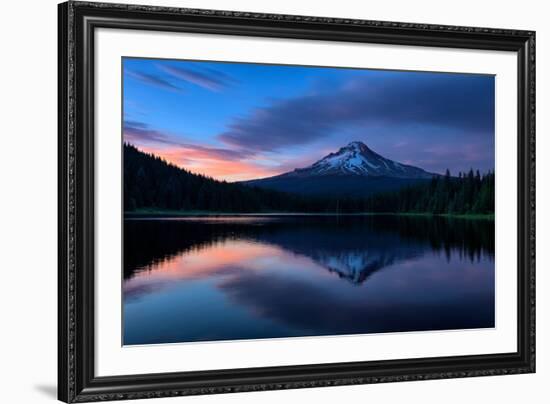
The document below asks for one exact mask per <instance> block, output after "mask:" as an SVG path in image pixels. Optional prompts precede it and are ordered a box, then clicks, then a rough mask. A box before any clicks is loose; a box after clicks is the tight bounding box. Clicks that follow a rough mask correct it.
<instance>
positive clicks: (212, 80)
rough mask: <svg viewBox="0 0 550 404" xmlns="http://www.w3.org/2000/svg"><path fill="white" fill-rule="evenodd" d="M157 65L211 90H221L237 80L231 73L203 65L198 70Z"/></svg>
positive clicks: (174, 75) (182, 78)
mask: <svg viewBox="0 0 550 404" xmlns="http://www.w3.org/2000/svg"><path fill="white" fill-rule="evenodd" d="M157 67H158V68H159V69H160V70H162V71H163V72H165V73H168V74H170V75H171V76H173V77H175V78H177V79H180V80H184V81H186V82H189V83H192V84H194V85H197V86H199V87H202V88H205V89H207V90H210V91H221V90H223V89H224V88H226V87H228V86H229V85H231V84H234V83H236V80H235V79H234V78H232V77H231V76H230V75H228V74H226V73H223V72H220V71H218V70H215V69H212V68H206V67H203V68H201V69H200V70H197V69H189V68H185V67H180V66H178V67H176V66H172V65H167V64H158V65H157Z"/></svg>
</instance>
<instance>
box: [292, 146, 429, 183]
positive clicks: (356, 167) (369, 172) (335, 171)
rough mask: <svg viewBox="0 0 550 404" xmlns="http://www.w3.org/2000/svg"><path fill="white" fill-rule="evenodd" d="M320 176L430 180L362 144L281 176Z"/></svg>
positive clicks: (414, 168) (420, 170) (422, 172)
mask: <svg viewBox="0 0 550 404" xmlns="http://www.w3.org/2000/svg"><path fill="white" fill-rule="evenodd" d="M320 175H360V176H368V177H392V178H432V177H433V176H434V174H431V173H428V172H426V171H424V170H422V169H421V168H418V167H413V166H409V165H406V164H401V163H398V162H396V161H393V160H390V159H387V158H385V157H382V156H381V155H379V154H378V153H375V152H374V151H372V150H371V149H369V148H368V147H367V145H366V144H364V143H363V142H357V141H356V142H351V143H350V144H348V145H347V146H345V147H342V148H340V150H338V151H337V152H336V153H330V154H329V155H327V156H325V157H323V158H322V159H321V160H319V161H317V162H316V163H314V164H312V165H311V166H309V167H305V168H297V169H295V170H294V171H292V172H289V173H286V174H282V175H281V176H298V177H311V176H320Z"/></svg>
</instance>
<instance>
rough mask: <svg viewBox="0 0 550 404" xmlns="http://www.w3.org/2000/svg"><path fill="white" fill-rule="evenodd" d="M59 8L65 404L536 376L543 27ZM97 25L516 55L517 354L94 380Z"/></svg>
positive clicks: (61, 380) (101, 6)
mask: <svg viewBox="0 0 550 404" xmlns="http://www.w3.org/2000/svg"><path fill="white" fill-rule="evenodd" d="M58 12H59V13H58V22H59V34H58V38H59V39H58V40H59V43H58V45H59V55H58V63H59V67H58V72H59V73H58V74H59V75H58V90H59V92H58V103H59V109H58V122H59V124H58V125H59V138H58V139H59V149H58V150H59V168H58V175H59V177H58V196H59V210H58V225H59V228H58V229H59V230H58V232H59V233H58V234H59V235H58V238H59V240H58V249H59V251H58V254H59V255H58V256H59V279H58V282H59V283H58V287H59V296H58V298H59V303H58V304H59V320H58V333H59V345H58V386H59V387H58V398H59V400H61V401H64V402H88V401H103V400H119V399H140V398H156V397H172V396H185V395H196V394H215V393H230V392H245V391H259V390H274V389H290V388H304V387H322V386H337V385H352V384H364V383H381V382H396V381H411V380H428V379H443V378H455V377H473V376H489V375H506V374H518V373H532V372H535V33H534V32H532V31H518V30H509V29H493V28H477V27H460V26H444V25H435V24H434V25H432V24H414V23H401V22H384V21H369V20H354V19H343V18H325V17H308V16H295V15H279V14H262V13H248V12H236V11H219V10H200V9H184V8H182V9H178V8H169V7H152V6H139V5H122V4H107V3H88V2H72V1H70V2H66V3H62V4H60V5H59V10H58ZM98 28H115V29H124V30H145V31H150V30H153V31H164V32H191V33H211V34H220V35H236V36H258V37H276V38H286V39H296V38H298V39H313V40H320V41H342V42H364V43H375V44H386V45H412V46H426V47H443V48H462V49H477V50H501V51H509V52H514V53H515V55H516V57H517V74H518V76H517V83H518V87H517V108H518V109H517V117H518V126H517V150H518V154H517V156H510V158H514V157H515V158H517V166H518V172H517V187H518V188H517V189H518V194H517V231H518V235H517V240H518V244H517V264H516V271H517V350H516V352H511V353H496V354H495V353H491V354H482V355H468V356H449V357H435V358H433V357H432V358H408V359H395V360H380V361H367V362H342V363H329V364H315V365H296V366H279V367H262V368H236V369H229V370H207V371H192V372H176V373H153V374H140V375H131V374H123V375H117V376H105V377H98V376H96V375H95V372H94V369H95V345H94V330H95V323H94V319H95V309H94V296H95V293H96V290H95V283H94V280H95V274H94V268H95V267H94V235H95V233H94V230H95V225H94V223H95V222H94V220H95V216H94V167H95V164H96V161H95V160H94V91H93V89H94V85H95V81H94V80H95V78H94V33H95V31H96V30H97V29H98ZM497 175H498V174H497ZM508 264H509V265H510V270H512V265H511V263H508Z"/></svg>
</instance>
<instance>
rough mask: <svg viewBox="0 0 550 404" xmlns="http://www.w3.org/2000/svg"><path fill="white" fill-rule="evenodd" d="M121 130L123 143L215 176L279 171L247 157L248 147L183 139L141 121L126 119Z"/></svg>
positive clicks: (240, 176) (230, 178)
mask: <svg viewBox="0 0 550 404" xmlns="http://www.w3.org/2000/svg"><path fill="white" fill-rule="evenodd" d="M123 132H124V142H127V143H131V144H133V145H135V146H137V147H138V148H140V149H141V150H143V151H145V152H147V153H153V154H155V155H157V156H159V157H162V158H164V159H165V160H167V161H169V162H171V163H172V164H175V165H177V166H179V167H182V168H185V169H187V170H190V171H192V172H195V173H199V174H206V175H208V176H211V177H214V178H218V179H225V180H228V181H238V180H243V179H251V178H258V177H260V176H269V175H274V174H276V173H279V172H280V171H276V169H275V168H271V167H262V166H261V165H258V164H256V163H254V162H253V161H251V160H249V159H248V158H249V157H253V156H252V154H251V152H250V151H249V150H246V149H228V148H220V147H211V146H205V145H197V144H193V143H189V142H185V141H182V140H181V139H179V138H178V137H177V136H174V135H171V134H167V133H164V132H162V131H158V130H155V129H152V128H150V127H149V125H147V124H145V123H143V122H136V121H125V122H124V128H123Z"/></svg>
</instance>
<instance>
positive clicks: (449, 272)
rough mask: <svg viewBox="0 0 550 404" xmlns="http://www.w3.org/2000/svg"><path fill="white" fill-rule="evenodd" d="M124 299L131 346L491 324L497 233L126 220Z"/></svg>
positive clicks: (322, 221) (320, 222)
mask: <svg viewBox="0 0 550 404" xmlns="http://www.w3.org/2000/svg"><path fill="white" fill-rule="evenodd" d="M266 219H269V220H266ZM123 296H124V343H125V344H148V343H168V342H188V341H206V340H233V339H249V338H274V337H293V336H312V335H338V334H356V333H377V332H398V331H421V330H423V331H427V330H442V329H464V328H485V327H493V326H494V227H493V222H473V221H467V220H448V219H437V218H428V219H426V218H395V217H393V218H386V217H368V218H362V217H353V218H338V219H337V220H336V219H335V218H330V217H329V218H327V217H325V218H321V217H302V218H293V217H287V218H272V217H270V218H265V217H264V218H253V217H252V218H251V217H247V218H242V217H239V218H235V220H232V219H231V218H223V220H212V219H211V218H210V219H200V218H192V219H191V220H188V219H183V220H182V219H180V220H126V221H125V279H124V284H123Z"/></svg>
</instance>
